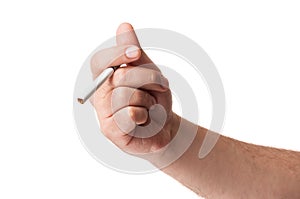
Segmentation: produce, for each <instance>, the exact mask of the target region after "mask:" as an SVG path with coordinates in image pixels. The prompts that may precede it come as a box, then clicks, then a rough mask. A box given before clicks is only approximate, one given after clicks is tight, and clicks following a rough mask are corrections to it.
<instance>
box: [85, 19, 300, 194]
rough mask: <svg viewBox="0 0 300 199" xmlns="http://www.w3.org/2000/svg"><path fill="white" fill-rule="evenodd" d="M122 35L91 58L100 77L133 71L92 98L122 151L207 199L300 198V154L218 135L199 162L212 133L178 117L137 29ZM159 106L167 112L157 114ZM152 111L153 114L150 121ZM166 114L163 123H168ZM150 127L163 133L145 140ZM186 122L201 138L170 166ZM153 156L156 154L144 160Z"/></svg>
mask: <svg viewBox="0 0 300 199" xmlns="http://www.w3.org/2000/svg"><path fill="white" fill-rule="evenodd" d="M116 34H117V37H116V43H117V45H116V46H114V47H111V48H109V49H104V50H101V51H99V52H97V53H96V54H95V55H94V56H93V57H92V59H91V70H92V73H93V76H94V77H97V76H98V75H99V74H100V73H101V72H102V71H103V70H104V69H105V68H107V67H109V66H115V65H120V64H126V65H127V66H126V67H122V68H119V69H118V70H116V72H115V73H114V74H113V76H112V77H111V78H110V79H108V80H107V81H106V82H105V84H103V86H101V87H100V88H99V89H98V90H97V91H96V93H95V94H94V95H93V97H92V99H91V103H92V104H93V106H94V108H95V109H96V112H97V116H98V119H99V122H100V126H101V130H102V132H103V133H104V134H105V136H106V137H107V138H108V139H110V140H111V141H112V142H113V143H114V144H115V145H116V146H118V147H119V148H120V149H122V150H123V151H125V152H127V153H130V154H132V155H136V156H139V157H142V158H145V159H147V160H148V161H150V162H151V163H152V164H154V165H156V166H157V167H158V168H160V169H161V170H162V171H163V172H165V173H166V174H168V175H170V176H172V177H173V178H174V179H176V180H178V181H179V182H181V183H182V184H183V185H185V186H186V187H188V188H190V189H191V190H192V191H194V192H195V193H197V194H198V195H200V196H203V197H205V198H300V153H299V152H294V151H288V150H282V149H275V148H269V147H264V146H258V145H252V144H248V143H244V142H240V141H237V140H234V139H231V138H228V137H225V136H220V138H219V140H218V142H217V143H216V145H215V146H214V148H213V149H212V151H211V152H210V153H209V154H208V155H207V156H205V157H204V158H201V159H200V158H199V156H198V153H199V149H200V147H201V144H202V142H203V139H204V137H205V135H206V134H207V133H210V132H209V131H208V130H207V129H205V128H203V127H200V126H197V125H195V124H192V123H190V122H189V121H186V120H184V119H183V118H181V117H180V116H178V115H176V114H175V113H174V112H173V111H172V96H171V91H170V89H169V87H168V80H167V79H166V78H165V77H163V75H162V74H161V72H160V70H159V68H158V67H156V66H155V64H154V63H153V62H152V61H151V59H150V58H149V57H148V56H147V55H146V54H145V53H144V52H143V51H142V50H141V48H140V45H139V42H138V39H137V37H136V35H135V33H134V30H133V28H132V26H131V25H130V24H128V23H123V24H121V25H120V26H119V28H118V29H117V33H116ZM128 74H129V75H128ZM130 74H131V75H130ZM124 77H125V78H124ZM145 83H146V84H145ZM126 96H127V97H128V98H126ZM128 99H129V100H128ZM112 102H113V103H112ZM155 104H156V105H157V104H160V105H161V107H163V108H164V110H165V112H159V109H154V110H153V109H151V107H153V106H154V105H155ZM151 111H152V112H153V113H154V114H153V115H152V116H151V117H150V115H151V114H150V112H151ZM163 113H164V114H165V115H164V114H163ZM161 115H163V116H165V117H164V118H163V121H164V122H163V124H161V123H160V122H161V121H162V119H161V118H159V117H160V116H161ZM151 122H153V123H152V124H154V125H156V126H158V127H159V128H158V130H153V129H152V130H153V131H155V132H153V135H152V136H147V137H142V135H144V133H145V132H143V131H142V130H139V128H138V127H139V126H147V125H148V124H150V123H151ZM180 122H183V123H184V124H186V126H192V127H196V129H197V131H196V134H195V139H193V142H192V143H191V144H190V145H189V147H188V149H187V150H186V151H185V152H184V153H183V154H182V155H180V156H178V158H177V159H176V160H175V161H173V162H172V163H171V164H168V165H167V166H165V167H164V166H162V165H163V162H164V161H165V159H167V157H172V155H173V156H174V154H175V151H176V148H178V147H179V146H180V144H181V143H180V141H179V142H178V144H177V145H176V144H175V145H174V146H172V147H168V144H169V143H170V142H171V141H172V139H173V138H174V137H175V136H176V134H177V133H178V129H179V124H180ZM180 131H181V133H184V134H183V135H185V134H188V133H190V129H189V128H183V129H181V130H180ZM150 133H151V129H150ZM138 135H139V136H138ZM149 153H150V154H154V155H151V156H144V154H149Z"/></svg>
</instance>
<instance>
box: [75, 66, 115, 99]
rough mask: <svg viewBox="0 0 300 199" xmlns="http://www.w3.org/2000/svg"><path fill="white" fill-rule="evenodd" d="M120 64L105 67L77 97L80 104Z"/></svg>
mask: <svg viewBox="0 0 300 199" xmlns="http://www.w3.org/2000/svg"><path fill="white" fill-rule="evenodd" d="M119 67H120V66H112V67H109V68H107V69H105V70H104V71H103V72H102V73H101V74H100V75H99V76H98V77H97V78H96V79H95V80H94V82H93V84H91V85H90V86H89V87H88V88H87V89H86V90H85V92H84V94H83V95H82V97H79V98H77V101H78V102H79V103H80V104H84V103H85V102H86V101H87V100H88V99H89V98H90V97H91V96H92V95H93V94H94V92H95V91H96V90H97V89H98V88H99V87H100V86H101V85H102V84H103V83H104V82H105V81H106V80H107V79H108V78H109V77H110V76H111V75H112V74H113V73H114V72H115V71H116V70H117V69H118V68H119Z"/></svg>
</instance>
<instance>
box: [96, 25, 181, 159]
mask: <svg viewBox="0 0 300 199" xmlns="http://www.w3.org/2000/svg"><path fill="white" fill-rule="evenodd" d="M116 43H117V45H116V46H114V47H111V48H108V49H104V50H101V51H99V52H97V53H96V54H95V55H94V56H93V57H92V59H91V70H92V73H93V76H94V78H95V77H97V76H98V75H99V74H100V73H101V72H102V71H103V70H104V69H105V68H107V67H110V66H116V65H120V64H126V65H127V66H126V67H120V68H119V69H117V70H116V71H115V73H114V74H113V75H112V76H111V77H110V78H109V79H108V80H107V81H106V82H105V83H104V84H103V85H102V86H101V87H100V88H99V89H98V90H97V91H96V92H95V94H94V95H93V97H92V98H91V103H92V104H93V106H94V107H95V109H96V112H97V116H98V119H99V122H100V127H101V130H102V132H103V133H104V135H105V136H106V137H107V138H109V139H110V140H111V141H112V142H113V143H114V144H116V145H117V146H118V147H119V148H120V149H122V150H123V151H125V152H128V153H131V154H145V153H150V152H156V151H158V150H159V149H162V148H163V147H164V146H166V145H167V144H168V143H169V142H170V141H171V140H172V138H173V137H174V134H175V132H174V130H173V129H174V128H175V126H177V123H178V118H177V117H178V116H177V115H176V114H174V113H173V112H172V96H171V91H170V89H169V84H168V80H167V79H166V78H165V77H164V76H163V75H162V73H161V72H160V70H159V69H158V67H157V66H156V65H155V64H154V63H153V62H152V61H151V60H150V59H149V57H148V56H147V55H146V54H145V52H144V51H143V50H142V49H141V47H140V44H139V42H138V39H137V36H136V34H135V32H134V30H133V28H132V26H131V25H130V24H128V23H123V24H121V25H120V26H119V28H118V29H117V36H116Z"/></svg>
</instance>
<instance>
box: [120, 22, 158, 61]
mask: <svg viewBox="0 0 300 199" xmlns="http://www.w3.org/2000/svg"><path fill="white" fill-rule="evenodd" d="M116 34H117V37H116V42H117V45H136V46H138V47H140V48H141V46H140V43H139V40H138V38H137V35H136V33H135V32H134V29H133V27H132V25H131V24H129V23H122V24H121V25H120V26H119V27H118V29H117V32H116ZM147 63H153V62H152V61H151V59H150V58H149V57H148V56H147V55H146V53H145V52H144V51H143V50H142V52H141V57H140V58H139V59H138V60H137V61H134V62H132V63H131V64H132V65H134V66H138V65H142V64H147Z"/></svg>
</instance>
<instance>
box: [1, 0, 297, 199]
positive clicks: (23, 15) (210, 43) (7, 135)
mask: <svg viewBox="0 0 300 199" xmlns="http://www.w3.org/2000/svg"><path fill="white" fill-rule="evenodd" d="M299 9H300V6H299V5H298V2H297V1H261V0H260V1H248V2H243V1H213V0H210V1H182V2H181V3H175V1H169V2H168V1H161V0H160V1H154V0H152V1H103V2H101V1H99V0H98V1H54V0H53V1H13V0H11V1H1V3H0V28H1V29H0V88H1V103H0V119H1V125H0V133H1V134H0V157H1V159H0V161H1V163H0V198H121V197H122V198H132V199H134V198H139V199H140V198H145V199H146V198H166V197H167V198H175V197H176V198H198V197H197V196H196V195H195V194H194V193H192V192H191V191H190V190H188V189H187V188H185V187H183V186H182V185H180V184H179V183H178V182H176V181H174V180H173V179H171V178H170V177H168V176H166V175H164V174H163V173H154V174H148V175H128V174H123V173H118V172H115V171H112V170H110V169H108V168H106V167H104V166H103V165H101V164H99V163H98V162H97V161H95V160H94V159H93V158H92V157H91V156H90V155H89V154H88V153H87V152H86V150H85V149H84V147H83V146H82V144H81V143H80V140H79V138H78V136H77V133H76V129H75V125H74V122H73V115H72V101H73V99H72V98H73V88H74V83H75V80H76V76H77V73H78V71H79V69H80V67H81V64H82V63H83V61H84V60H85V58H86V57H87V56H88V54H89V53H90V52H91V51H92V50H94V49H95V48H96V47H97V46H98V45H99V44H100V43H101V42H102V41H104V40H106V39H107V38H109V37H111V36H113V34H114V33H115V30H116V28H117V26H118V25H119V23H121V22H124V21H128V22H131V23H132V24H133V25H134V27H136V28H165V29H170V30H174V31H177V32H180V33H182V34H184V35H186V36H188V37H189V38H191V39H193V40H194V41H196V42H197V43H198V44H199V45H201V46H202V47H203V48H204V50H205V51H206V52H207V53H208V54H209V56H210V57H211V58H212V60H213V61H214V63H215V65H216V66H217V69H218V71H219V73H220V76H221V77H222V80H223V84H224V87H225V93H226V98H227V102H226V104H227V107H226V108H227V113H226V122H225V126H224V130H223V134H225V135H228V136H231V137H234V138H236V139H240V140H243V141H247V142H251V143H256V144H263V145H269V146H276V147H281V148H287V149H293V150H300V144H299V139H298V137H299V132H300V127H299V117H300V115H299V113H300V105H299V101H300V94H299V85H300V78H299V70H298V69H299V67H300V60H299V52H300V37H299V35H300V26H299V24H300V12H299ZM161 59H163V57H162V58H161Z"/></svg>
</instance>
